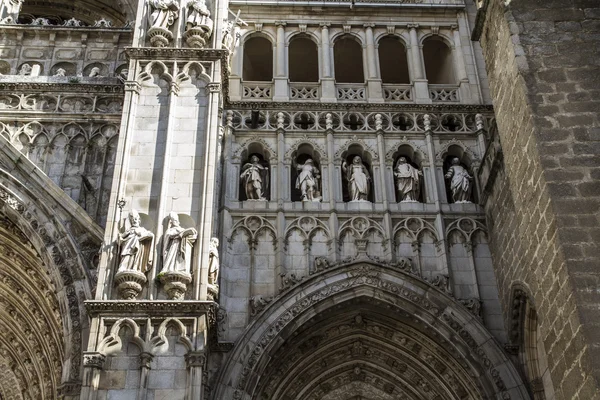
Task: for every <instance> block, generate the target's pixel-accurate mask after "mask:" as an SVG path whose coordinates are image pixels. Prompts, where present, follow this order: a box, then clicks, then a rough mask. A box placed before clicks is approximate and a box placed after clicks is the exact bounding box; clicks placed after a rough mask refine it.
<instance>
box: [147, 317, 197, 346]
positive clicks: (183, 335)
mask: <svg viewBox="0 0 600 400" xmlns="http://www.w3.org/2000/svg"><path fill="white" fill-rule="evenodd" d="M170 326H175V327H176V328H177V333H178V334H179V339H178V342H179V343H181V344H182V345H184V346H185V348H186V350H187V351H192V350H193V349H194V345H193V343H192V341H191V340H190V338H189V337H188V334H189V333H188V329H187V328H186V326H185V325H184V324H183V323H182V322H181V321H180V320H179V319H177V318H167V319H165V320H164V321H163V322H162V323H161V324H160V325H159V327H158V330H157V332H156V336H155V337H153V338H152V339H151V340H150V343H149V344H148V352H149V353H152V354H155V352H156V350H157V349H158V348H160V347H161V346H163V345H164V344H165V343H167V342H168V339H167V329H168V328H169V327H170Z"/></svg>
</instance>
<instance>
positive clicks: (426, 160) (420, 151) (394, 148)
mask: <svg viewBox="0 0 600 400" xmlns="http://www.w3.org/2000/svg"><path fill="white" fill-rule="evenodd" d="M393 143H394V144H393V145H392V146H391V147H390V143H389V141H388V142H387V143H386V146H387V147H389V150H388V152H387V153H385V161H386V162H387V163H388V164H390V165H392V164H393V163H394V161H395V160H394V154H395V153H396V152H397V151H398V150H399V149H400V147H402V146H410V147H411V148H412V149H413V150H414V152H415V153H417V154H419V157H420V158H421V160H422V161H423V165H422V166H428V165H429V157H428V156H427V153H426V152H425V151H423V149H422V147H423V145H419V144H417V143H416V142H415V141H412V140H408V138H407V137H406V136H403V137H402V139H401V140H399V141H396V142H393ZM413 161H414V160H413ZM392 166H393V165H392Z"/></svg>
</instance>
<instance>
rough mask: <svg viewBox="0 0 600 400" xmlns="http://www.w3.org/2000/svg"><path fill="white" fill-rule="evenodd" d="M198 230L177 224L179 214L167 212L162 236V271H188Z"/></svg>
mask: <svg viewBox="0 0 600 400" xmlns="http://www.w3.org/2000/svg"><path fill="white" fill-rule="evenodd" d="M197 237H198V232H197V231H196V229H194V228H187V229H185V228H182V227H181V226H179V216H178V215H177V213H175V212H170V213H169V228H168V229H167V230H166V232H165V235H164V237H163V267H162V270H161V273H163V272H185V273H188V274H189V273H190V271H191V264H192V248H193V245H194V242H195V241H196V238H197Z"/></svg>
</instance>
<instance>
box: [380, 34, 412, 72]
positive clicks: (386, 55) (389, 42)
mask: <svg viewBox="0 0 600 400" xmlns="http://www.w3.org/2000/svg"><path fill="white" fill-rule="evenodd" d="M379 71H380V72H381V81H382V82H383V83H396V84H408V83H410V76H409V73H408V59H407V57H406V46H404V43H402V41H401V40H400V39H398V38H397V37H395V36H385V37H383V38H382V39H381V40H380V41H379Z"/></svg>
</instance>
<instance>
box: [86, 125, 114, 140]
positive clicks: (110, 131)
mask: <svg viewBox="0 0 600 400" xmlns="http://www.w3.org/2000/svg"><path fill="white" fill-rule="evenodd" d="M95 135H102V136H104V137H105V138H106V140H110V139H111V138H112V137H115V136H118V135H119V126H118V125H115V124H111V123H108V124H104V125H102V126H100V127H98V128H97V129H96V130H94V131H92V133H91V136H95Z"/></svg>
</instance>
